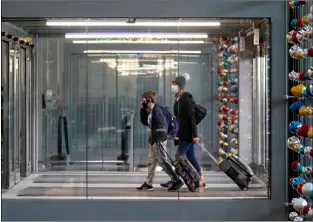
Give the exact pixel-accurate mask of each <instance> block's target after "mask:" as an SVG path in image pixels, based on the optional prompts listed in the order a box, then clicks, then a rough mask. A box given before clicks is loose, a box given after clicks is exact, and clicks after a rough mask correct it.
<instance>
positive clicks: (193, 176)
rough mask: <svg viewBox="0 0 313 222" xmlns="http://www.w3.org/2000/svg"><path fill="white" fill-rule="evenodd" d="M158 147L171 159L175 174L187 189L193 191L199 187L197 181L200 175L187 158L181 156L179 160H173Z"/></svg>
mask: <svg viewBox="0 0 313 222" xmlns="http://www.w3.org/2000/svg"><path fill="white" fill-rule="evenodd" d="M160 149H162V150H163V152H164V153H165V154H166V156H167V157H168V158H169V160H170V161H171V163H172V165H173V166H174V168H175V172H176V174H177V175H178V176H179V177H181V179H183V181H184V182H185V184H186V186H187V188H188V190H189V191H190V192H195V191H196V189H197V188H198V187H199V181H200V180H201V177H200V176H199V174H198V173H197V171H196V169H195V168H194V167H193V166H192V164H191V163H190V162H189V161H188V160H187V158H183V159H181V160H180V161H174V160H173V159H172V158H171V156H170V155H169V154H168V152H167V151H166V150H165V149H163V147H162V146H160Z"/></svg>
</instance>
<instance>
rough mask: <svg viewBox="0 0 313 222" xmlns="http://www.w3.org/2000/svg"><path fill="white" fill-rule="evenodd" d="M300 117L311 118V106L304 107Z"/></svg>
mask: <svg viewBox="0 0 313 222" xmlns="http://www.w3.org/2000/svg"><path fill="white" fill-rule="evenodd" d="M298 113H299V115H300V116H311V115H312V113H313V109H312V107H309V106H303V107H301V108H300V109H299V111H298Z"/></svg>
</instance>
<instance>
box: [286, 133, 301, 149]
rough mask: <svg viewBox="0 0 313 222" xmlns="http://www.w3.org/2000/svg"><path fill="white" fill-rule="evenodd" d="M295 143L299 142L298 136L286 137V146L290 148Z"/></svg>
mask: <svg viewBox="0 0 313 222" xmlns="http://www.w3.org/2000/svg"><path fill="white" fill-rule="evenodd" d="M295 144H300V139H299V138H298V137H295V136H292V137H289V138H288V139H287V146H288V148H291V149H292V147H293V146H294V145H295Z"/></svg>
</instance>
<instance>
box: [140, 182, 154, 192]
mask: <svg viewBox="0 0 313 222" xmlns="http://www.w3.org/2000/svg"><path fill="white" fill-rule="evenodd" d="M136 189H137V190H147V191H153V186H151V185H149V184H147V183H146V182H144V184H142V185H141V186H140V187H137V188H136Z"/></svg>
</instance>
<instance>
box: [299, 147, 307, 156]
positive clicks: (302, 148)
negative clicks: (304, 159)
mask: <svg viewBox="0 0 313 222" xmlns="http://www.w3.org/2000/svg"><path fill="white" fill-rule="evenodd" d="M304 151H305V146H301V147H300V149H299V151H298V152H299V153H300V154H301V155H304Z"/></svg>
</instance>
